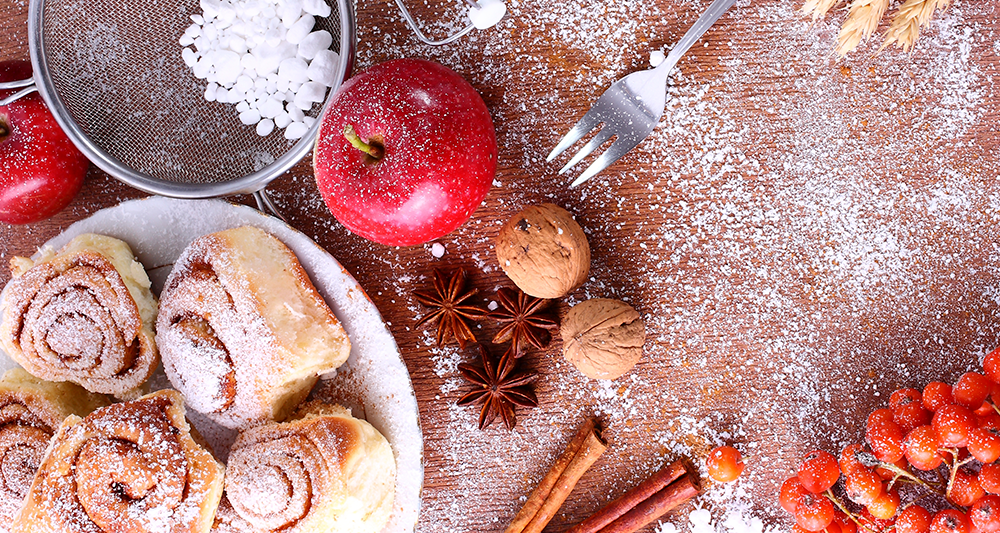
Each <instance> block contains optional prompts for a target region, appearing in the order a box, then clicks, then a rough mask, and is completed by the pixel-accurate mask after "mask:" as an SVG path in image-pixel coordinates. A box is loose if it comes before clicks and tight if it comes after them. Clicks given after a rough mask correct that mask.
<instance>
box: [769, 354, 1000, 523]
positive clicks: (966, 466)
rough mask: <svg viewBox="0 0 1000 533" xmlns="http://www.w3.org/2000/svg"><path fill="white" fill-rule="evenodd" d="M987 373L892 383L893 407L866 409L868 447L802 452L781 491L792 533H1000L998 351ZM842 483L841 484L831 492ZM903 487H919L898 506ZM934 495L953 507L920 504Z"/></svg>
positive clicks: (990, 359)
mask: <svg viewBox="0 0 1000 533" xmlns="http://www.w3.org/2000/svg"><path fill="white" fill-rule="evenodd" d="M983 371H984V374H979V373H976V372H968V373H966V374H965V375H963V376H962V377H961V378H959V380H958V382H956V383H955V384H954V385H948V384H947V383H941V382H933V383H930V384H928V385H927V386H926V387H924V390H923V391H918V390H916V389H900V390H897V391H896V392H893V393H892V396H890V397H889V407H887V408H884V409H878V410H876V411H875V412H873V413H872V414H871V415H869V417H868V424H867V427H866V431H865V444H851V445H849V446H847V447H846V448H844V449H843V451H841V453H840V457H839V458H836V457H834V456H833V455H831V454H830V453H828V452H825V451H822V450H817V451H814V452H812V453H810V454H808V455H806V457H805V459H804V461H803V462H802V465H801V466H800V467H799V470H798V475H796V476H793V477H791V478H788V479H787V480H785V482H784V483H783V484H782V485H781V492H780V494H779V496H778V500H779V502H780V503H781V507H782V508H784V509H785V510H786V511H788V512H789V513H792V514H793V515H794V516H795V523H796V528H795V529H796V533H804V532H805V531H825V533H856V532H857V531H858V530H859V529H861V530H862V532H864V531H865V530H867V531H870V532H875V533H882V532H885V531H888V530H890V529H895V531H896V533H994V532H1000V496H998V495H1000V462H998V461H997V460H998V459H1000V406H998V404H1000V348H997V349H996V350H994V351H993V352H992V353H990V354H989V355H987V356H986V359H985V360H984V361H983ZM977 466H978V469H977V468H976V467H977ZM838 480H840V481H841V485H842V489H843V490H838V491H837V492H836V493H835V492H834V490H833V489H834V486H835V485H836V484H837V481H838ZM904 485H910V486H913V487H915V488H916V489H919V491H917V494H918V497H916V498H914V499H913V501H911V502H908V503H906V504H901V502H900V488H901V487H902V486H904ZM934 494H937V495H939V496H940V497H942V498H944V500H945V502H946V503H947V505H942V506H941V507H950V508H947V509H944V510H942V511H938V512H937V513H931V512H930V511H928V510H927V508H926V507H924V506H923V505H922V504H923V503H925V502H926V501H927V500H928V497H929V496H933V495H934ZM845 497H846V499H845ZM848 500H849V502H848ZM850 502H853V503H850Z"/></svg>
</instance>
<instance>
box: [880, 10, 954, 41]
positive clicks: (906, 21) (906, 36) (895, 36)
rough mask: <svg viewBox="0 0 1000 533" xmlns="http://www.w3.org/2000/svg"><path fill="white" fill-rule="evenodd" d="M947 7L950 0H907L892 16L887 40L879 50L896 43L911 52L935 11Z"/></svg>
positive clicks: (886, 34)
mask: <svg viewBox="0 0 1000 533" xmlns="http://www.w3.org/2000/svg"><path fill="white" fill-rule="evenodd" d="M946 7H948V0H906V2H904V3H903V5H901V6H899V11H897V12H896V16H895V17H893V18H892V23H891V24H889V29H888V30H887V31H886V32H885V42H884V43H882V46H881V47H880V48H879V51H881V50H883V49H884V48H886V47H887V46H889V45H891V44H895V45H896V46H897V47H898V48H902V49H903V51H906V52H909V51H910V50H911V49H912V48H913V45H914V43H916V42H917V38H918V37H919V36H920V28H922V27H924V26H926V25H927V24H929V23H930V21H931V18H932V17H933V16H934V12H935V11H937V10H938V9H944V8H946Z"/></svg>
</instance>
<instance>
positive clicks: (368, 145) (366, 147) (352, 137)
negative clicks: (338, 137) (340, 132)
mask: <svg viewBox="0 0 1000 533" xmlns="http://www.w3.org/2000/svg"><path fill="white" fill-rule="evenodd" d="M344 137H346V138H347V140H348V142H350V143H351V146H353V147H355V148H357V149H358V150H361V151H362V152H364V153H366V154H368V155H370V156H371V157H372V159H374V160H376V161H378V160H380V159H382V156H384V155H385V149H383V148H382V147H381V146H379V145H378V144H377V143H373V142H371V141H370V140H369V141H368V142H365V141H364V140H362V139H361V137H360V136H358V132H356V131H354V126H353V125H351V124H348V125H346V126H344Z"/></svg>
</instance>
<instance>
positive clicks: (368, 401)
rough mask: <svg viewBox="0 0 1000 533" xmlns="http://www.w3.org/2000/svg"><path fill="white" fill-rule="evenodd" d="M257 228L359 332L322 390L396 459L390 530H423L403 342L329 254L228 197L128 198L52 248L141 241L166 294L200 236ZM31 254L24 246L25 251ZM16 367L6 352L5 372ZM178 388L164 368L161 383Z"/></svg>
mask: <svg viewBox="0 0 1000 533" xmlns="http://www.w3.org/2000/svg"><path fill="white" fill-rule="evenodd" d="M243 225H252V226H256V227H259V228H261V229H263V230H265V231H268V232H270V233H271V234H273V235H274V236H276V237H278V239H280V240H281V241H282V242H284V243H285V244H286V245H287V246H288V247H289V248H290V249H291V250H292V251H293V252H295V254H296V255H297V256H298V258H299V261H300V262H301V263H302V266H303V267H304V268H305V270H306V272H308V273H309V276H310V278H312V281H313V283H314V284H315V285H316V288H317V289H318V290H319V292H320V293H321V294H322V295H323V298H325V299H326V302H327V303H328V304H329V305H330V308H331V309H332V310H333V312H334V313H335V314H336V315H337V317H338V318H339V319H340V321H341V322H342V323H343V325H344V328H345V329H346V330H347V334H348V336H350V338H351V343H352V347H351V356H350V358H349V359H348V360H347V362H346V363H344V365H343V366H342V367H340V368H339V369H338V370H337V372H336V373H335V375H332V376H325V379H324V380H322V381H320V383H319V384H318V385H317V386H316V389H315V390H314V394H316V395H317V396H319V397H320V398H324V399H328V400H331V401H338V402H340V403H343V404H345V405H347V406H348V407H351V408H352V410H353V412H354V415H355V416H358V417H361V418H365V419H366V420H368V422H370V423H371V424H372V425H373V426H375V427H376V428H377V429H378V430H379V431H381V432H382V434H383V435H385V437H386V439H387V440H388V441H389V443H390V444H391V445H392V449H393V452H394V453H395V456H396V467H397V478H396V501H395V508H394V512H393V516H392V519H391V520H390V522H389V524H388V525H387V526H386V528H385V530H384V531H383V533H404V532H405V533H409V532H412V531H413V530H414V528H415V526H416V522H417V515H418V512H419V509H420V491H421V488H422V486H423V474H424V472H423V437H422V436H421V433H420V424H419V420H418V411H417V400H416V397H415V395H414V393H413V386H412V384H411V382H410V375H409V372H408V371H407V370H406V365H405V364H404V363H403V360H402V357H401V356H400V353H399V348H398V347H397V346H396V341H395V340H394V339H393V337H392V334H391V333H389V330H388V329H387V328H386V326H385V324H384V323H383V321H382V317H381V315H380V314H379V312H378V309H376V308H375V305H374V304H373V303H372V301H371V300H370V299H369V298H368V295H367V294H365V292H364V290H363V289H362V288H361V287H360V286H359V285H358V283H357V281H355V279H354V278H353V277H352V276H351V275H350V274H349V273H348V272H347V271H346V270H345V269H344V268H343V267H342V266H341V265H340V263H338V262H337V260H336V259H334V258H333V257H332V256H331V255H330V254H329V253H327V252H326V250H324V249H322V248H321V247H319V246H318V245H317V244H316V243H314V242H313V241H312V240H311V239H309V238H308V237H306V236H305V235H303V234H302V233H299V232H298V231H297V230H295V229H294V228H292V227H291V226H288V225H287V224H285V223H284V222H281V221H280V220H278V219H275V218H272V217H269V216H267V215H264V214H262V213H261V212H259V211H257V210H255V209H251V208H249V207H246V206H242V205H234V204H230V203H227V202H224V201H220V200H176V199H170V198H163V197H152V198H147V199H144V200H133V201H128V202H124V203H122V204H119V205H117V206H115V207H111V208H108V209H104V210H102V211H98V212H97V213H94V214H93V215H91V216H90V217H88V218H86V219H84V220H81V221H79V222H76V223H74V224H73V225H71V226H70V227H69V228H67V229H66V231H64V232H63V233H62V234H60V235H59V236H57V237H55V238H54V239H52V240H51V241H49V242H48V243H46V246H51V247H53V248H55V249H59V248H60V247H61V246H62V245H64V244H66V243H67V242H69V240H70V239H72V238H73V237H75V236H77V235H79V234H81V233H101V234H104V235H109V236H112V237H115V238H118V239H121V240H123V241H125V242H127V243H128V244H129V246H131V247H132V251H133V252H134V253H135V254H136V256H137V257H138V258H139V261H140V262H142V264H143V265H144V266H145V267H146V269H147V271H148V272H149V277H150V279H151V281H152V282H153V289H154V292H155V293H156V294H159V292H160V289H161V288H162V287H163V282H164V281H165V280H166V277H167V274H168V273H169V271H170V267H171V265H172V264H173V262H174V260H176V258H177V257H178V256H179V255H180V253H181V251H182V250H183V249H184V248H185V247H186V246H187V245H188V244H189V243H190V242H191V241H192V240H194V239H195V238H197V237H200V236H202V235H205V234H207V233H212V232H215V231H221V230H224V229H228V228H233V227H238V226H243ZM29 252H32V251H29V250H25V251H24V253H29ZM15 365H16V363H14V361H13V360H11V359H10V357H9V356H8V355H7V354H6V353H4V352H3V351H2V349H0V371H5V370H7V369H9V368H13V367H14V366H15ZM169 386H170V384H169V382H168V381H167V380H166V376H165V375H164V374H163V370H162V368H160V369H157V371H156V374H154V376H153V388H154V389H158V388H166V387H169ZM189 414H190V415H191V419H192V423H193V424H194V426H195V427H196V428H197V429H198V430H199V431H200V432H201V433H202V434H203V435H204V436H205V438H206V440H208V441H209V443H210V444H211V445H212V447H213V449H214V450H216V451H217V452H220V455H221V456H222V458H223V459H224V458H225V456H226V455H228V454H227V453H226V451H227V450H228V449H229V446H230V444H231V443H232V440H233V439H234V438H235V432H233V431H231V430H227V429H225V428H222V427H221V426H218V425H216V424H214V423H213V422H211V421H210V420H208V419H207V418H204V417H201V416H199V415H198V414H197V413H193V412H191V411H189Z"/></svg>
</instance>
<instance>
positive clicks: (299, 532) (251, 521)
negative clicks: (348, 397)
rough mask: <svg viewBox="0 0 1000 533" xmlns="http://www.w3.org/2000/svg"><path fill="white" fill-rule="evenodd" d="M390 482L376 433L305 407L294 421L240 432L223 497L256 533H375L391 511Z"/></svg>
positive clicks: (384, 448)
mask: <svg viewBox="0 0 1000 533" xmlns="http://www.w3.org/2000/svg"><path fill="white" fill-rule="evenodd" d="M395 477H396V462H395V459H394V457H393V454H392V448H390V447H389V443H388V442H387V441H386V440H385V437H383V436H382V434H381V433H379V432H378V430H376V429H375V428H374V427H372V426H371V424H369V423H368V422H365V421H364V420H359V419H357V418H354V417H352V416H351V415H350V412H349V411H348V410H347V409H344V408H343V407H340V406H332V405H327V404H323V403H320V402H312V403H310V404H307V405H306V406H304V407H303V409H302V410H301V411H300V412H299V414H298V417H297V418H295V419H294V420H291V421H289V422H286V423H279V424H269V425H265V426H258V427H255V428H251V429H248V430H246V431H243V432H242V433H240V435H239V437H237V438H236V442H235V443H233V447H232V449H231V450H230V452H229V466H228V470H227V472H226V498H227V499H228V500H229V502H230V503H231V504H232V508H233V510H234V511H235V513H236V514H237V515H238V516H239V518H240V519H242V520H243V521H244V522H245V523H246V524H247V525H248V526H249V528H252V530H253V531H256V532H273V531H281V532H282V533H286V532H287V533H292V532H295V533H306V532H317V533H378V532H380V531H382V528H384V527H385V524H386V523H387V522H388V520H389V517H390V515H391V513H392V506H393V498H394V496H395V485H396V483H395ZM220 514H222V515H223V516H224V515H225V513H220ZM228 526H229V527H230V528H232V526H233V524H232V521H230V523H229V524H228ZM220 529H221V530H225V529H224V528H220ZM234 530H238V529H229V531H234ZM248 530H249V529H247V528H244V529H242V531H244V532H246V531H248Z"/></svg>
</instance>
